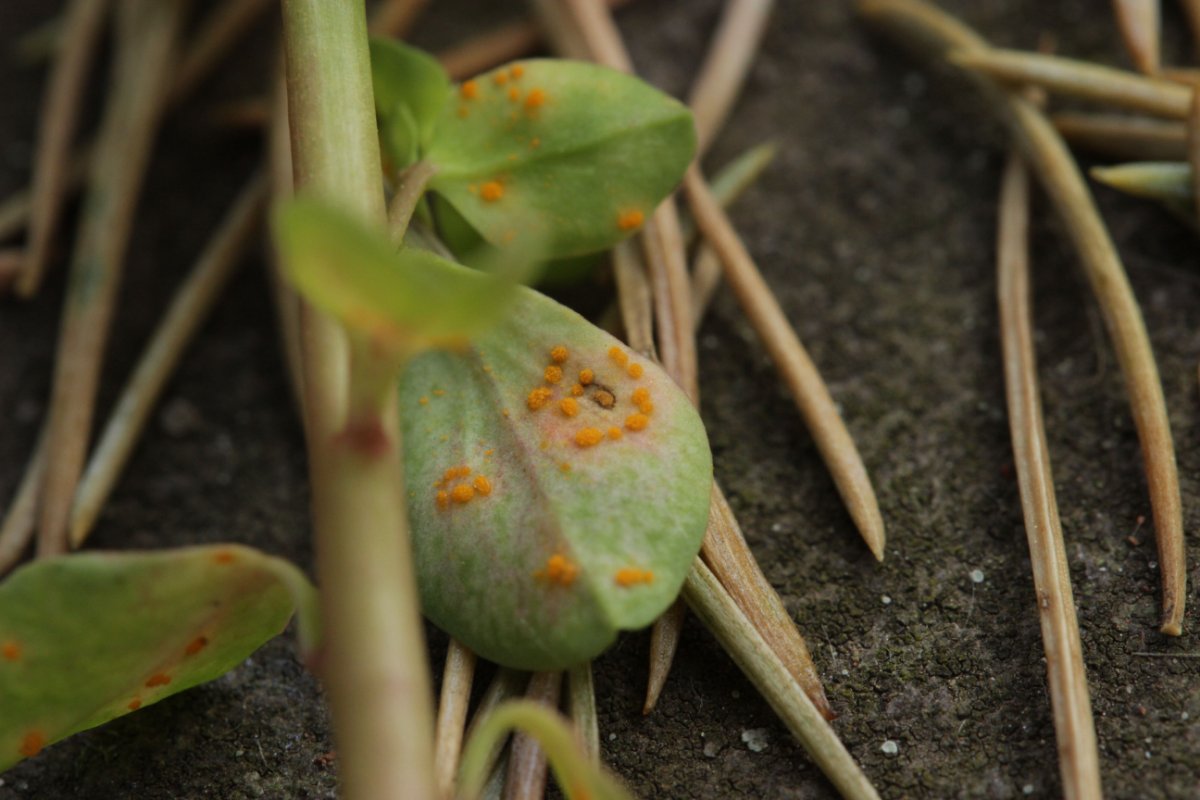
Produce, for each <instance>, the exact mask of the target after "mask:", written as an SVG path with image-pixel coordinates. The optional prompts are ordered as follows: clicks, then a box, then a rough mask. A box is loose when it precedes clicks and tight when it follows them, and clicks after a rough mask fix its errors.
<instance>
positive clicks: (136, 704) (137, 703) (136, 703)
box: [125, 697, 142, 711]
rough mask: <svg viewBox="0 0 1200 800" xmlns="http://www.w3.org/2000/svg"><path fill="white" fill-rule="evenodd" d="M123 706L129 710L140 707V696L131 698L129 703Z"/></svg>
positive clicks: (135, 709)
mask: <svg viewBox="0 0 1200 800" xmlns="http://www.w3.org/2000/svg"><path fill="white" fill-rule="evenodd" d="M125 707H126V708H128V709H129V710H130V711H137V710H138V709H139V708H141V707H142V698H140V697H135V698H133V699H132V700H130V701H129V703H128V704H127V705H126V706H125Z"/></svg>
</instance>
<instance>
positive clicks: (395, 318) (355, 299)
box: [275, 198, 536, 354]
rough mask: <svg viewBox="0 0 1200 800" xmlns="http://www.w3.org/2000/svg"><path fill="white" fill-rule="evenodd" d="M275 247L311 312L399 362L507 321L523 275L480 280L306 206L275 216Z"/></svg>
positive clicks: (511, 271)
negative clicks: (399, 358) (385, 349)
mask: <svg viewBox="0 0 1200 800" xmlns="http://www.w3.org/2000/svg"><path fill="white" fill-rule="evenodd" d="M275 240H276V244H277V246H278V248H279V251H280V253H281V254H282V256H283V259H282V260H283V265H284V268H285V270H286V272H287V275H288V277H289V278H290V279H291V281H292V282H293V283H294V284H295V285H296V288H297V289H298V290H299V291H300V292H301V293H302V294H303V295H304V296H305V297H306V298H307V299H308V300H309V301H310V302H311V303H313V305H315V306H317V307H318V308H320V309H321V310H323V311H325V312H327V313H329V314H331V315H332V316H333V317H335V318H336V319H338V320H340V321H341V322H343V323H344V324H345V325H346V326H347V327H348V328H350V329H351V330H353V331H355V332H357V333H359V334H361V335H363V336H366V337H368V338H369V339H371V340H372V341H373V342H375V343H378V344H380V345H382V346H385V347H388V348H390V349H392V350H394V351H396V352H400V353H404V354H409V353H412V352H415V351H417V350H420V349H424V348H426V347H439V346H446V347H458V346H461V345H463V344H464V343H465V341H466V339H467V338H468V337H470V336H472V335H474V334H476V333H478V332H479V331H480V330H482V329H483V328H485V327H487V326H488V325H491V324H493V323H494V322H495V321H496V320H497V319H498V318H499V317H500V316H501V315H502V314H504V313H505V309H506V301H507V299H508V298H509V297H510V296H511V294H512V292H513V291H515V289H516V283H517V281H518V280H520V279H521V278H522V277H524V276H525V272H526V270H525V269H524V267H523V265H518V264H515V263H514V264H510V265H507V266H504V267H502V268H501V269H500V270H499V272H500V273H501V274H485V273H482V272H479V271H476V270H470V269H467V268H465V267H462V266H460V265H458V264H455V263H453V262H451V261H448V260H446V259H444V258H442V257H440V256H438V255H435V254H434V253H431V252H428V251H427V250H421V249H418V248H415V247H405V248H402V249H400V250H399V251H397V250H396V249H395V248H394V247H393V246H392V244H391V243H390V242H389V241H388V240H387V239H386V238H385V237H384V236H383V234H382V233H379V232H377V231H374V230H371V229H370V228H368V227H366V226H364V225H362V224H361V223H359V222H358V221H357V220H356V219H354V218H352V217H350V216H349V215H347V214H345V213H343V212H341V211H339V210H337V209H335V208H332V207H330V206H327V205H324V204H322V203H320V202H318V201H315V200H312V199H305V198H296V199H294V200H291V201H288V202H287V203H285V204H283V205H282V206H281V207H280V208H279V209H278V210H277V212H276V214H275ZM533 261H536V257H531V258H530V262H533Z"/></svg>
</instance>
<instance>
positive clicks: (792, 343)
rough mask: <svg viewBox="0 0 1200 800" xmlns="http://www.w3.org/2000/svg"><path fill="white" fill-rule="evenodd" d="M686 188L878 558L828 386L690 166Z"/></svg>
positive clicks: (853, 454) (877, 525)
mask: <svg viewBox="0 0 1200 800" xmlns="http://www.w3.org/2000/svg"><path fill="white" fill-rule="evenodd" d="M684 190H685V192H686V193H687V196H688V200H689V202H690V203H691V207H692V213H693V214H694V215H695V217H696V222H697V224H699V226H700V229H701V230H702V231H703V232H704V235H705V237H706V238H707V239H708V241H709V243H710V244H711V245H712V246H713V248H714V249H715V250H716V251H717V253H718V254H719V255H720V256H721V261H722V263H723V264H724V267H725V279H726V280H727V281H728V282H729V285H730V288H732V289H733V293H734V294H735V295H736V296H737V299H738V302H739V303H740V304H741V306H742V309H743V310H744V311H745V313H746V316H747V317H748V318H749V319H750V322H751V324H752V325H753V326H754V329H755V330H756V331H757V332H758V335H759V337H760V338H761V339H762V340H763V344H764V345H765V346H766V348H767V352H768V353H769V354H770V356H771V359H772V360H773V361H774V362H775V367H776V369H777V370H778V371H779V373H780V375H781V376H782V377H783V380H784V383H786V384H787V386H788V389H789V390H790V391H791V393H792V398H793V399H794V400H795V402H796V405H797V407H798V408H799V409H800V413H801V415H802V416H803V417H804V420H805V423H806V424H807V426H808V429H809V432H810V433H811V435H812V437H813V440H814V441H815V442H816V444H817V448H818V449H819V450H820V451H821V456H822V457H823V458H824V460H825V463H826V464H827V465H828V467H829V471H830V474H831V475H832V476H833V480H834V483H835V484H836V485H837V488H838V492H839V493H840V494H841V496H842V500H843V502H845V504H846V507H847V510H849V512H850V516H851V517H852V518H853V519H854V522H855V524H856V525H857V527H858V530H859V533H861V534H862V537H863V539H864V540H865V541H866V543H867V546H868V547H869V548H870V549H871V553H872V554H874V556H875V558H876V559H879V560H882V559H883V552H884V544H885V533H884V526H883V517H882V515H881V514H880V513H879V504H878V502H877V501H876V500H875V490H874V489H873V488H872V487H871V480H870V478H869V477H868V476H867V470H866V467H865V466H863V462H862V457H861V456H859V454H858V449H857V448H856V447H855V446H854V440H853V439H852V438H851V437H850V432H849V431H848V430H847V429H846V425H845V423H844V422H843V421H842V418H841V415H840V414H839V413H838V410H837V406H836V405H835V404H834V402H833V398H832V397H831V396H830V394H829V389H828V388H826V386H825V382H824V381H823V380H822V379H821V376H820V373H819V372H818V371H817V368H816V366H815V365H814V364H813V362H812V359H811V358H809V356H808V352H807V351H806V350H805V349H804V345H803V344H801V343H800V339H799V337H797V336H796V332H795V330H793V329H792V326H791V324H790V323H789V322H788V319H787V317H786V316H785V315H784V313H783V309H781V308H780V307H779V302H778V301H777V300H776V299H775V295H774V294H773V293H772V292H771V289H770V287H768V286H767V283H766V281H764V280H763V277H762V275H761V273H760V272H759V271H758V267H757V266H756V265H755V264H754V260H753V259H752V258H751V256H750V253H749V252H748V251H747V250H746V247H745V245H744V244H742V240H741V238H740V237H739V236H738V235H737V231H735V230H734V229H733V225H732V224H730V222H729V219H728V217H726V216H725V212H724V211H723V210H721V206H720V204H718V203H717V202H716V199H715V198H713V196H712V193H711V192H710V191H709V189H708V187H707V185H706V184H705V182H704V179H703V177H701V175H700V172H699V170H697V169H696V168H694V167H693V168H692V169H691V170H689V171H688V174H687V177H685V178H684Z"/></svg>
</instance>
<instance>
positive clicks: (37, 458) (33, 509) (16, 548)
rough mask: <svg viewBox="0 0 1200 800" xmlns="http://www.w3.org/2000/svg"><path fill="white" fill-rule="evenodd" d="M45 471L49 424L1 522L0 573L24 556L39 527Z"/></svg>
mask: <svg viewBox="0 0 1200 800" xmlns="http://www.w3.org/2000/svg"><path fill="white" fill-rule="evenodd" d="M45 471H46V428H45V426H42V430H41V432H40V433H38V438H37V444H35V445H34V446H33V457H32V458H30V459H29V464H28V466H26V467H25V474H24V475H22V476H21V482H20V484H18V485H17V491H16V492H15V493H14V494H13V498H12V500H11V501H10V502H9V504H8V511H6V512H5V514H4V522H3V524H0V576H3V575H5V574H6V573H7V572H8V571H9V570H10V569H12V568H13V567H14V566H15V565H16V563H17V562H18V561H20V560H21V554H22V553H23V552H25V548H26V547H28V546H29V543H30V542H31V541H32V540H33V532H34V530H36V528H37V502H38V492H39V491H40V490H41V486H42V477H43V476H44V475H45Z"/></svg>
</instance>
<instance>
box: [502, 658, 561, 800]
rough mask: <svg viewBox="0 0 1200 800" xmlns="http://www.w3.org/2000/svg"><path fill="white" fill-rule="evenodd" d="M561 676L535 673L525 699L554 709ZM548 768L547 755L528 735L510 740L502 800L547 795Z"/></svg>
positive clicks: (527, 799)
mask: <svg viewBox="0 0 1200 800" xmlns="http://www.w3.org/2000/svg"><path fill="white" fill-rule="evenodd" d="M562 675H563V674H562V673H561V672H535V673H534V674H533V677H532V678H530V679H529V688H528V689H527V690H526V691H525V698H526V699H527V700H532V701H533V702H535V703H537V704H539V705H543V706H546V707H547V708H550V709H557V708H558V699H559V693H560V691H561V689H562ZM548 766H549V765H548V764H547V763H546V754H545V753H544V752H542V747H541V745H539V744H538V741H537V739H535V738H534V737H533V736H530V735H529V734H527V733H517V734H516V735H515V736H513V740H512V753H511V755H510V756H509V760H508V775H507V776H506V778H505V781H504V797H505V800H541V798H542V796H543V795H544V794H545V793H546V778H547V777H548V775H549V769H548Z"/></svg>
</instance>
